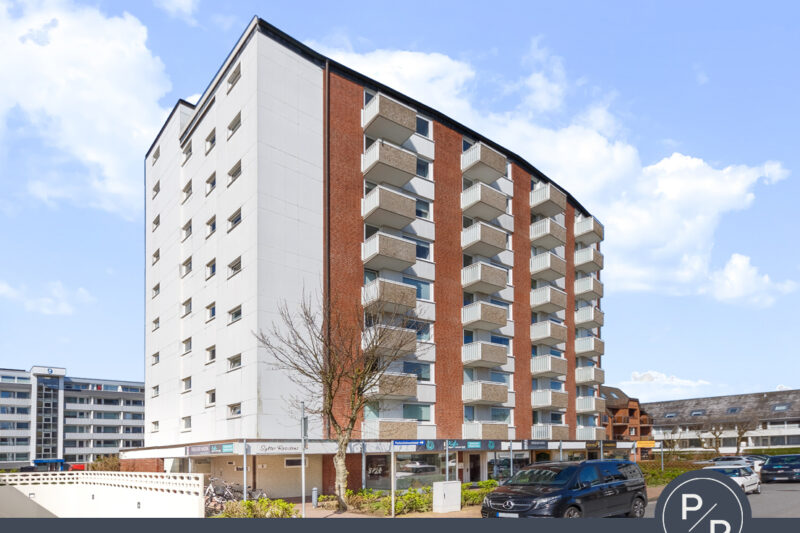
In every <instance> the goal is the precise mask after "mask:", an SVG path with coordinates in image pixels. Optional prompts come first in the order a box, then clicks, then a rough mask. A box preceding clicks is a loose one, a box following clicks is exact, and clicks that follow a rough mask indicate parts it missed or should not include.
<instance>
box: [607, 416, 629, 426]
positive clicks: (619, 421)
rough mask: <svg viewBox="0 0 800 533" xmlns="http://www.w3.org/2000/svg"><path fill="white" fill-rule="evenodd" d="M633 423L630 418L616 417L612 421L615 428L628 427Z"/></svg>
mask: <svg viewBox="0 0 800 533" xmlns="http://www.w3.org/2000/svg"><path fill="white" fill-rule="evenodd" d="M630 422H631V417H629V416H615V417H613V418H612V419H611V424H612V425H615V426H627V425H628V424H630Z"/></svg>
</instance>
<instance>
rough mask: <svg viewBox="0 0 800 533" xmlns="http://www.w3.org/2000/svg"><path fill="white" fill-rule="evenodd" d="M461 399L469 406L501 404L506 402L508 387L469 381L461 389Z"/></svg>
mask: <svg viewBox="0 0 800 533" xmlns="http://www.w3.org/2000/svg"><path fill="white" fill-rule="evenodd" d="M461 398H462V399H463V401H464V403H466V404H471V405H480V404H483V405H491V404H501V403H506V402H507V401H508V385H506V384H505V383H495V382H493V381H470V382H469V383H464V385H463V387H462V388H461Z"/></svg>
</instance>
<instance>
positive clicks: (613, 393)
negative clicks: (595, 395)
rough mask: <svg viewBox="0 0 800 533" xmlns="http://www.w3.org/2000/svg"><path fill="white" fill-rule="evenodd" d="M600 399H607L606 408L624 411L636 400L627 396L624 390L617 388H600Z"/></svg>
mask: <svg viewBox="0 0 800 533" xmlns="http://www.w3.org/2000/svg"><path fill="white" fill-rule="evenodd" d="M600 397H601V398H605V399H606V407H608V408H611V409H624V408H627V407H628V401H629V400H634V401H636V398H631V397H629V396H628V395H627V394H625V393H624V392H623V391H622V389H618V388H617V387H606V386H605V385H601V386H600Z"/></svg>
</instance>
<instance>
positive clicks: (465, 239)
mask: <svg viewBox="0 0 800 533" xmlns="http://www.w3.org/2000/svg"><path fill="white" fill-rule="evenodd" d="M461 249H462V250H463V251H464V253H465V254H469V255H482V256H484V257H493V256H495V255H497V254H499V253H500V252H502V251H503V250H505V249H506V232H505V231H503V230H501V229H500V228H496V227H494V226H491V225H489V224H486V223H485V222H476V223H475V224H473V225H471V226H470V227H468V228H465V229H463V230H461Z"/></svg>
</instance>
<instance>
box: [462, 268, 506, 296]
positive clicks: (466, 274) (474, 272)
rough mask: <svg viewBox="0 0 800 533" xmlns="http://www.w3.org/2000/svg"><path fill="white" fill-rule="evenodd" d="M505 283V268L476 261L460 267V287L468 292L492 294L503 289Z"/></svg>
mask: <svg viewBox="0 0 800 533" xmlns="http://www.w3.org/2000/svg"><path fill="white" fill-rule="evenodd" d="M507 284H508V271H507V270H506V269H505V268H500V267H498V266H495V265H492V264H489V263H486V262H483V261H478V262H476V263H472V264H471V265H468V266H465V267H464V268H462V269H461V287H462V288H463V289H464V290H467V291H470V292H482V293H485V294H492V293H495V292H497V291H500V290H502V289H505V288H506V285H507Z"/></svg>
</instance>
